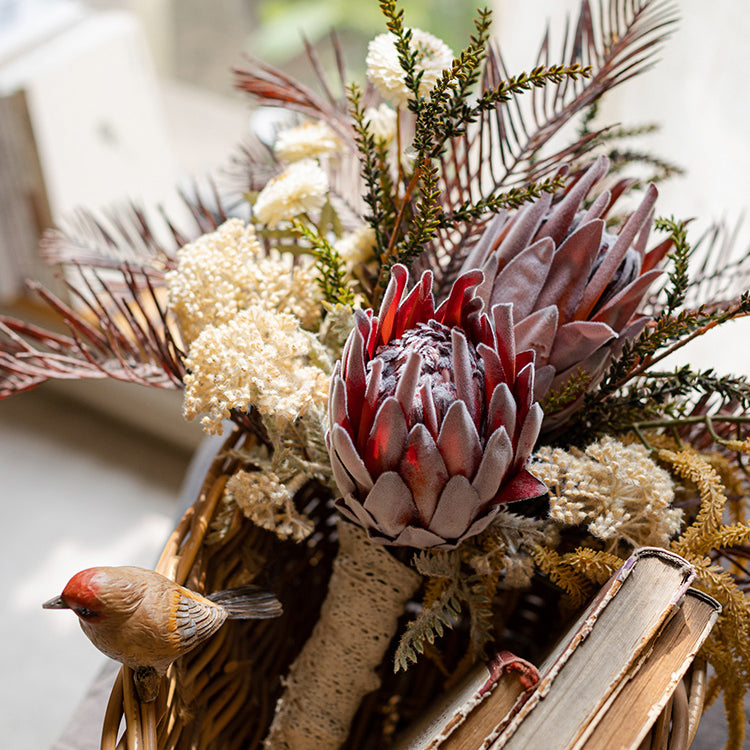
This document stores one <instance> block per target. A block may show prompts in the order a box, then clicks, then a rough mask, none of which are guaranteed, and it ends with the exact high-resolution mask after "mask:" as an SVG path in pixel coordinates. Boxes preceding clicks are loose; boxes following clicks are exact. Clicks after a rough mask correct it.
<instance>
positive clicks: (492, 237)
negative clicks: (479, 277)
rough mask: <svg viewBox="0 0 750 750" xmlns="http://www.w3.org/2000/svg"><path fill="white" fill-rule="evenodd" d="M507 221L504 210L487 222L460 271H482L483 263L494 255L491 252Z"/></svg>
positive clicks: (506, 213)
mask: <svg viewBox="0 0 750 750" xmlns="http://www.w3.org/2000/svg"><path fill="white" fill-rule="evenodd" d="M507 220H508V211H507V210H506V209H503V210H502V211H499V212H498V213H497V214H495V216H493V217H492V218H491V219H490V220H489V222H488V223H487V228H486V229H485V230H484V232H482V236H481V237H480V238H479V239H478V240H477V242H476V244H475V245H474V247H473V248H472V249H471V251H470V252H469V254H468V255H467V256H466V260H465V261H464V263H463V265H462V266H461V271H468V270H469V269H471V268H481V269H482V270H484V265H485V263H486V262H487V261H488V260H489V258H490V257H492V255H496V254H495V253H493V252H492V251H493V250H494V249H495V245H496V243H497V242H498V240H499V238H500V235H501V233H502V230H503V229H505V225H506V223H507ZM495 268H496V269H497V262H495ZM485 278H486V276H485Z"/></svg>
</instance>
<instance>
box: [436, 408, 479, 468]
mask: <svg viewBox="0 0 750 750" xmlns="http://www.w3.org/2000/svg"><path fill="white" fill-rule="evenodd" d="M437 446H438V450H439V451H440V455H441V456H442V457H443V461H445V466H446V468H447V469H448V473H449V474H450V475H451V476H453V475H454V474H462V475H463V476H464V477H468V478H471V477H473V476H474V474H475V473H476V470H477V468H478V467H479V462H480V461H481V460H482V446H481V443H480V442H479V434H478V433H477V428H476V427H474V422H473V421H472V419H471V416H470V415H469V411H468V409H467V408H466V404H464V402H463V401H454V402H453V403H452V404H451V405H450V407H449V408H448V412H447V413H446V415H445V419H444V420H443V424H442V426H441V428H440V435H438V439H437Z"/></svg>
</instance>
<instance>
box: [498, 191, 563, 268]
mask: <svg viewBox="0 0 750 750" xmlns="http://www.w3.org/2000/svg"><path fill="white" fill-rule="evenodd" d="M551 204H552V194H551V193H545V194H544V195H542V197H541V198H538V199H537V200H535V201H534V202H533V203H531V204H530V205H528V206H524V207H523V208H522V209H521V210H520V211H519V212H518V213H517V214H516V216H515V218H514V219H513V221H512V224H511V229H510V231H509V232H508V234H507V236H506V237H505V239H504V240H503V241H502V242H501V243H500V245H499V247H498V249H497V250H496V254H497V257H498V263H499V267H500V268H504V267H505V265H506V264H508V263H509V262H510V261H511V260H513V258H515V257H516V256H517V255H518V254H519V253H520V252H521V251H522V250H523V249H524V248H525V247H528V245H529V243H531V241H532V238H533V237H534V235H535V234H536V231H537V229H539V226H540V224H541V223H542V220H543V219H544V217H545V215H546V213H547V211H548V210H549V207H550V205H551Z"/></svg>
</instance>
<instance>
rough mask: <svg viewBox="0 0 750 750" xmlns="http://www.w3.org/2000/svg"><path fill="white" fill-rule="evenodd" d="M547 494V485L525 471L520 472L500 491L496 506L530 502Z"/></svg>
mask: <svg viewBox="0 0 750 750" xmlns="http://www.w3.org/2000/svg"><path fill="white" fill-rule="evenodd" d="M546 494H547V485H545V484H544V482H540V481H539V480H538V479H537V478H536V477H535V476H533V475H532V474H530V473H529V472H528V471H526V470H525V469H523V470H521V471H519V472H518V474H516V476H515V477H513V479H511V481H510V482H508V484H506V485H505V487H503V489H502V490H501V491H500V495H499V496H498V498H497V502H498V504H502V505H504V504H507V503H517V502H519V501H520V500H530V499H531V498H533V497H542V495H546Z"/></svg>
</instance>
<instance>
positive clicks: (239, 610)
mask: <svg viewBox="0 0 750 750" xmlns="http://www.w3.org/2000/svg"><path fill="white" fill-rule="evenodd" d="M208 598H209V599H210V600H211V601H212V602H214V603H215V604H220V605H221V606H222V607H224V609H225V610H226V611H227V614H228V615H229V618H230V619H232V620H250V619H259V620H264V619H268V618H271V617H278V616H279V615H280V614H281V613H282V612H283V609H282V607H281V603H280V602H279V600H278V599H277V598H276V597H275V596H274V595H273V594H272V593H271V592H270V591H264V590H263V589H262V588H260V587H259V586H240V587H238V588H235V589H228V590H227V591H216V592H214V593H213V594H211V595H210V596H209V597H208Z"/></svg>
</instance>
